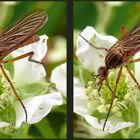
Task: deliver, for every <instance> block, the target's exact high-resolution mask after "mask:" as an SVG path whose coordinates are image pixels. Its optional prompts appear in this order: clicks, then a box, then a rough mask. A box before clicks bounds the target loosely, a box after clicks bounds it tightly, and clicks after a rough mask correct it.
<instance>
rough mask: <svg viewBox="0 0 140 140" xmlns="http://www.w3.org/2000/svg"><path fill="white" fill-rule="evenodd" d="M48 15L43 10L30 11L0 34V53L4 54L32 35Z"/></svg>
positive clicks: (42, 24) (44, 22) (41, 25)
mask: <svg viewBox="0 0 140 140" xmlns="http://www.w3.org/2000/svg"><path fill="white" fill-rule="evenodd" d="M47 20H48V16H47V14H46V12H45V11H43V10H35V11H31V12H29V13H28V14H26V15H25V16H23V17H22V18H20V19H19V20H17V21H16V22H15V23H13V24H11V25H10V26H9V27H8V28H7V29H5V30H4V31H3V32H2V33H1V34H0V55H3V56H4V55H6V54H7V53H8V52H11V50H14V49H16V46H17V45H18V44H19V43H21V42H24V41H25V40H26V39H28V38H30V37H31V36H33V35H34V34H35V33H36V32H37V31H38V30H40V29H41V28H42V27H43V26H44V25H45V24H46V22H47Z"/></svg>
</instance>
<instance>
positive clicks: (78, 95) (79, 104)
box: [74, 78, 88, 115]
mask: <svg viewBox="0 0 140 140" xmlns="http://www.w3.org/2000/svg"><path fill="white" fill-rule="evenodd" d="M84 90H85V87H84V85H83V84H82V83H81V82H80V81H79V80H78V79H77V78H74V112H75V113H77V114H79V115H85V114H87V113H88V108H87V102H88V100H87V96H86V95H85V92H84Z"/></svg>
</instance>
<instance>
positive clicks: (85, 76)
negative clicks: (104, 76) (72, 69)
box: [80, 68, 95, 84]
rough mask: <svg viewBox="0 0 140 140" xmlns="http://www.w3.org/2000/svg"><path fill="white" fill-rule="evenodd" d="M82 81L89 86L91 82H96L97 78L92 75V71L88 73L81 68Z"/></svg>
mask: <svg viewBox="0 0 140 140" xmlns="http://www.w3.org/2000/svg"><path fill="white" fill-rule="evenodd" d="M80 79H81V81H83V82H84V83H85V84H87V83H88V82H89V81H94V80H95V77H94V76H93V75H92V73H91V72H90V71H88V70H87V69H85V68H80Z"/></svg>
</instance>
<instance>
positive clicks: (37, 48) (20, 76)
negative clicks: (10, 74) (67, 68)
mask: <svg viewBox="0 0 140 140" xmlns="http://www.w3.org/2000/svg"><path fill="white" fill-rule="evenodd" d="M47 39H48V37H47V36H46V35H42V36H40V40H39V41H37V42H35V43H32V44H29V45H26V46H24V47H22V48H19V49H18V50H15V51H14V52H12V55H13V57H16V56H20V55H22V54H25V53H28V52H32V51H33V52H34V55H33V57H32V59H33V60H36V61H41V60H42V59H43V58H44V56H45V55H46V52H47ZM28 59H29V57H26V58H23V59H20V60H18V61H15V62H14V66H15V75H14V81H16V85H17V86H20V85H23V83H24V84H28V83H32V82H36V81H38V80H40V79H42V78H44V77H45V76H46V72H45V69H44V67H43V65H40V64H38V63H34V62H31V61H28Z"/></svg>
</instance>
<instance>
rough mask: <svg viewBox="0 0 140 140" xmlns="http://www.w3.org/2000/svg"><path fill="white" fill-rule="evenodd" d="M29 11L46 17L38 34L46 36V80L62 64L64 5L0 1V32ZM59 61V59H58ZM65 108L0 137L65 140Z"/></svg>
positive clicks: (64, 22)
mask: <svg viewBox="0 0 140 140" xmlns="http://www.w3.org/2000/svg"><path fill="white" fill-rule="evenodd" d="M32 9H44V10H45V11H46V12H47V13H48V16H49V19H48V22H47V24H46V25H45V26H44V27H43V28H42V29H41V30H40V31H39V32H38V35H43V34H46V35H47V36H48V37H49V40H48V42H47V45H48V52H47V55H46V56H45V58H44V59H43V62H44V63H45V64H46V69H47V78H49V77H50V74H51V71H52V70H53V69H54V68H55V67H56V66H58V65H59V64H61V63H63V62H65V61H66V2H64V1H58V2H45V1H44V2H43V1H42V2H41V1H40V2H39V1H38V2H37V1H36V2H22V1H21V2H0V29H2V30H3V29H5V28H6V27H7V26H8V25H9V24H10V23H12V22H13V21H15V20H16V19H18V18H20V17H21V16H23V15H24V14H25V13H27V12H28V11H31V10H32ZM58 58H59V59H58ZM65 137H66V105H65V104H63V105H62V106H59V107H56V108H54V109H53V110H52V111H51V112H50V113H49V115H47V117H46V118H44V119H43V120H42V121H40V122H39V123H37V124H34V125H29V124H23V125H22V126H21V127H20V128H19V129H18V130H15V132H13V133H11V134H9V135H7V134H4V133H2V132H1V131H0V138H65Z"/></svg>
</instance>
